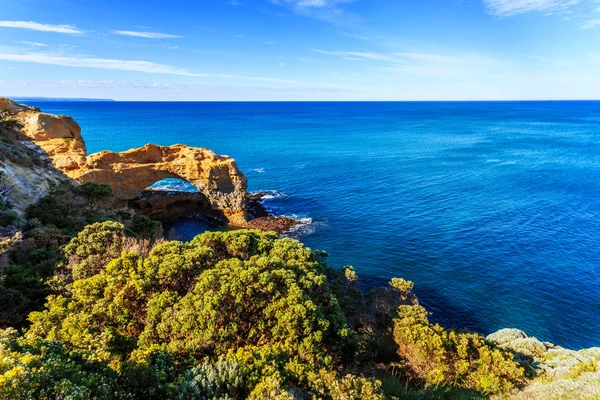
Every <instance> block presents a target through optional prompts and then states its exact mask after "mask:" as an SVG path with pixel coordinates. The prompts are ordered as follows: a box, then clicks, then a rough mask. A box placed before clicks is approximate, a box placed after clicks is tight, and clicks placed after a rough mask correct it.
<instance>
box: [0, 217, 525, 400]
mask: <svg viewBox="0 0 600 400" xmlns="http://www.w3.org/2000/svg"><path fill="white" fill-rule="evenodd" d="M39 232H45V234H47V233H48V232H49V231H45V230H39ZM55 232H56V233H55V235H57V236H56V239H55V241H56V243H54V245H52V246H50V245H48V246H47V247H48V248H52V249H57V248H58V246H57V245H58V244H59V243H60V240H61V239H60V238H62V236H60V233H59V232H58V231H55ZM126 232H127V229H126V228H125V227H124V226H123V225H122V224H120V223H116V222H111V221H109V222H104V223H96V224H92V225H88V226H86V227H85V228H84V229H83V231H81V232H80V233H79V234H78V235H77V236H76V237H74V238H73V239H72V240H71V241H70V243H69V244H68V245H67V246H65V247H64V250H63V251H61V252H59V254H55V253H52V254H46V255H42V256H41V257H42V258H47V259H48V260H49V261H48V263H49V265H48V268H49V269H50V270H52V266H51V265H50V264H53V263H54V264H58V267H57V268H56V269H54V278H53V280H52V288H53V289H54V294H52V295H51V296H49V297H48V300H47V304H46V309H45V310H43V311H38V312H33V313H32V314H31V315H30V320H31V322H32V325H31V326H30V327H29V329H28V330H27V331H26V333H25V335H24V336H19V335H18V334H17V333H16V332H15V331H11V330H7V331H4V333H3V334H2V336H0V360H1V361H0V398H5V397H8V398H16V399H18V398H74V399H78V398H81V399H84V398H85V399H87V398H98V399H103V398H106V399H109V398H139V399H163V398H180V399H217V398H219V399H226V398H229V399H246V398H248V399H269V398H270V399H300V398H309V399H310V398H314V399H317V398H320V399H331V400H349V399H367V398H368V399H384V398H388V397H390V396H400V395H403V394H406V390H407V389H406V387H404V386H402V385H401V384H399V383H398V384H393V382H398V377H399V376H400V377H402V376H408V377H412V381H411V384H412V385H413V386H414V385H415V384H417V385H418V384H419V382H422V384H423V385H424V386H428V385H433V386H436V387H439V386H454V387H458V388H465V389H475V390H477V391H478V392H479V393H483V394H488V393H505V392H506V391H507V390H509V389H510V388H511V387H512V385H513V384H514V383H515V382H517V381H518V379H519V378H520V376H521V374H522V371H521V370H520V369H519V368H518V366H517V365H516V364H515V363H514V362H513V361H512V360H511V358H510V357H509V356H507V355H506V354H505V353H502V352H500V350H497V349H494V348H492V347H491V345H489V344H488V343H486V342H485V341H484V340H483V339H482V338H481V337H480V336H477V335H474V334H464V333H456V332H448V331H445V330H444V329H442V328H441V327H439V326H434V325H431V324H430V323H429V321H428V320H427V315H426V312H425V311H424V309H422V308H421V307H420V306H418V305H415V304H414V303H415V299H414V296H412V294H411V290H412V282H409V281H405V280H402V279H394V280H393V281H392V282H391V283H390V286H389V287H387V288H380V289H378V290H377V291H375V292H373V294H371V295H370V296H366V297H363V296H362V293H361V292H360V290H359V289H358V281H357V276H356V273H355V272H354V270H353V269H352V268H349V267H347V268H344V269H342V270H338V271H336V270H333V269H330V268H328V267H327V266H326V265H325V263H324V253H316V252H313V251H311V250H310V249H307V248H306V247H304V246H303V245H302V244H301V243H299V242H297V241H295V240H292V239H280V238H278V236H277V235H275V234H273V233H264V232H260V231H243V230H241V231H232V232H213V233H205V234H203V235H199V236H197V237H196V238H195V239H194V240H192V241H191V242H189V243H181V242H160V241H159V242H156V243H155V244H154V245H153V244H152V243H151V242H149V241H144V240H140V239H133V238H131V237H128V236H127V235H126ZM34 247H35V246H34ZM41 247H43V246H41ZM26 258H27V257H26ZM23 261H24V260H23ZM38 261H39V260H38ZM7 276H10V274H9V275H7ZM5 279H6V278H5ZM39 281H43V279H38V282H39ZM16 286H19V285H16ZM45 294H46V288H45V287H44V290H42V291H40V292H39V294H38V296H42V295H45ZM396 310H397V311H396ZM382 315H386V317H385V318H384V317H382ZM394 317H396V318H395V319H394V320H393V322H392V318H394ZM392 325H393V335H392ZM386 338H387V339H386ZM394 340H395V342H394ZM394 357H396V358H394ZM377 363H379V364H377ZM382 363H383V364H382ZM388 363H389V365H390V367H391V366H393V365H400V366H401V368H402V371H404V373H403V374H400V375H398V374H397V373H394V374H388V373H387V372H385V371H388V370H389V368H390V367H385V368H384V369H383V372H381V366H382V365H387V364H388ZM376 365H378V367H376ZM378 370H379V371H380V372H377V371H378ZM382 373H383V375H382ZM376 376H377V377H380V378H382V379H383V381H384V383H385V385H382V383H381V382H380V381H379V380H377V379H375V377H376ZM414 378H417V379H416V380H415V379H414ZM401 379H404V378H401ZM391 382H392V383H391ZM436 390H437V389H436ZM428 393H429V395H431V393H433V392H428ZM436 393H439V392H436ZM442 393H443V392H442Z"/></svg>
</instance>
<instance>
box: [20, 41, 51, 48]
mask: <svg viewBox="0 0 600 400" xmlns="http://www.w3.org/2000/svg"><path fill="white" fill-rule="evenodd" d="M17 43H21V44H25V45H27V46H35V47H48V45H47V44H46V43H40V42H28V41H27V40H21V41H19V42H17Z"/></svg>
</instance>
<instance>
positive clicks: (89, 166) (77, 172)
mask: <svg viewBox="0 0 600 400" xmlns="http://www.w3.org/2000/svg"><path fill="white" fill-rule="evenodd" d="M0 111H1V112H3V113H5V114H7V115H9V116H10V117H11V118H13V119H14V120H16V121H17V122H18V123H19V124H20V125H21V130H22V132H23V134H24V135H26V136H27V137H29V138H30V139H31V141H32V142H33V143H34V144H35V145H37V146H39V147H40V148H41V149H43V150H44V152H45V153H46V154H48V156H49V157H50V159H51V160H52V163H53V164H54V166H55V167H56V168H57V169H58V170H60V171H62V172H63V173H65V174H66V175H67V176H68V177H70V178H73V179H75V180H76V181H78V182H80V183H84V182H97V183H105V184H108V185H110V186H111V188H112V189H113V192H114V194H115V196H116V197H117V198H119V199H121V200H123V201H127V200H131V199H133V198H135V197H136V196H138V195H139V194H140V193H142V191H143V190H144V189H146V188H147V187H148V186H150V185H152V184H153V183H155V182H157V181H159V180H161V179H164V178H181V179H185V180H186V181H188V182H190V183H191V184H192V185H194V186H195V187H196V188H198V190H199V191H200V192H201V193H202V194H203V195H204V196H206V198H207V199H208V201H209V203H210V204H211V206H212V208H213V210H214V211H218V212H220V213H221V214H222V215H223V217H225V218H226V219H227V220H228V221H229V222H231V223H234V224H238V225H244V224H245V222H246V188H247V180H246V177H245V176H244V174H242V172H241V171H240V170H239V169H238V167H237V165H236V163H235V161H234V160H233V159H232V158H230V157H228V156H218V155H217V154H215V153H214V152H213V151H211V150H208V149H205V148H195V147H189V146H185V145H180V144H178V145H173V146H158V145H154V144H147V145H145V146H143V147H140V148H137V149H131V150H128V151H125V152H122V153H114V152H111V151H102V152H100V153H96V154H91V155H87V152H86V147H85V142H84V140H83V138H82V136H81V128H80V127H79V125H78V124H77V123H76V122H75V121H74V120H73V119H72V118H70V117H66V116H62V115H61V116H55V115H50V114H45V113H42V112H41V111H40V110H39V109H37V108H34V107H28V106H25V105H20V104H17V103H15V102H13V101H11V100H9V99H4V98H0Z"/></svg>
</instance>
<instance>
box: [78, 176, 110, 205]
mask: <svg viewBox="0 0 600 400" xmlns="http://www.w3.org/2000/svg"><path fill="white" fill-rule="evenodd" d="M75 193H76V194H79V195H81V196H83V197H85V198H86V199H87V201H88V204H89V207H90V209H91V210H98V208H100V206H102V205H105V204H106V203H107V201H108V200H109V199H110V198H111V197H112V189H111V188H110V186H108V185H106V184H103V183H96V182H86V183H83V184H81V185H79V186H77V187H76V188H75Z"/></svg>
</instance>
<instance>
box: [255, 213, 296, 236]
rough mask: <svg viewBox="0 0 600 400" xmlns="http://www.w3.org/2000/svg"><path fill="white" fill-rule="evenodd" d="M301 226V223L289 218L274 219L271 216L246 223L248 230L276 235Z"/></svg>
mask: <svg viewBox="0 0 600 400" xmlns="http://www.w3.org/2000/svg"><path fill="white" fill-rule="evenodd" d="M301 224H302V222H300V221H297V220H295V219H293V218H290V217H275V216H273V215H268V216H264V217H258V218H254V219H253V220H250V221H248V225H249V226H250V228H255V229H261V230H263V231H274V232H277V233H283V232H287V231H289V230H290V229H291V228H292V227H294V226H296V225H301Z"/></svg>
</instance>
